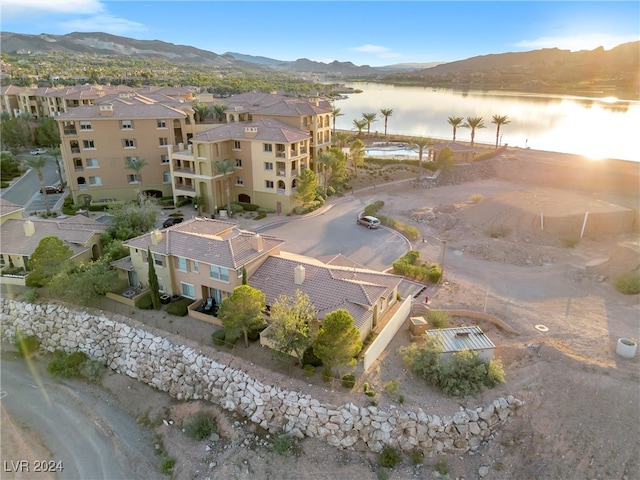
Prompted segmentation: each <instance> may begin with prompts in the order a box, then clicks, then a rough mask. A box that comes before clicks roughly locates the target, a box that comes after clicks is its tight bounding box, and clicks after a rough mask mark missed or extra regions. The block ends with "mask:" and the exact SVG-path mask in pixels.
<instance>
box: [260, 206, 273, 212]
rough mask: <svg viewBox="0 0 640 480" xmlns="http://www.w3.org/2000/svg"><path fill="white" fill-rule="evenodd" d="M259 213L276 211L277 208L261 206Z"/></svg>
mask: <svg viewBox="0 0 640 480" xmlns="http://www.w3.org/2000/svg"><path fill="white" fill-rule="evenodd" d="M258 213H276V210H275V208H265V207H259V208H258Z"/></svg>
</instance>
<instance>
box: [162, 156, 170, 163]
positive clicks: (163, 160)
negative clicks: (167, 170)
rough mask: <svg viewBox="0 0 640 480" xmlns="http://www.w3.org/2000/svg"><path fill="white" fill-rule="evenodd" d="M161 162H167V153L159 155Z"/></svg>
mask: <svg viewBox="0 0 640 480" xmlns="http://www.w3.org/2000/svg"><path fill="white" fill-rule="evenodd" d="M160 162H161V163H169V155H160Z"/></svg>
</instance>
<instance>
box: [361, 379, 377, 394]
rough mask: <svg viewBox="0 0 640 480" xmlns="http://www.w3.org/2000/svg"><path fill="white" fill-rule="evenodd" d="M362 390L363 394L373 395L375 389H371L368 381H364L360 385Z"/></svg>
mask: <svg viewBox="0 0 640 480" xmlns="http://www.w3.org/2000/svg"><path fill="white" fill-rule="evenodd" d="M362 390H363V391H364V394H365V395H366V396H367V397H375V396H376V392H375V390H373V389H372V388H371V386H370V385H369V383H368V382H364V385H362Z"/></svg>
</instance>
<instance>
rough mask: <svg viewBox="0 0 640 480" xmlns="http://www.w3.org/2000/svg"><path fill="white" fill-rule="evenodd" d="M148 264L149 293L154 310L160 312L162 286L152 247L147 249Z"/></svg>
mask: <svg viewBox="0 0 640 480" xmlns="http://www.w3.org/2000/svg"><path fill="white" fill-rule="evenodd" d="M147 263H148V264H149V292H150V293H151V303H152V304H153V308H154V310H160V306H161V305H162V304H161V303H160V284H159V283H158V274H157V273H156V267H155V265H154V263H155V262H154V261H153V255H152V254H151V247H147Z"/></svg>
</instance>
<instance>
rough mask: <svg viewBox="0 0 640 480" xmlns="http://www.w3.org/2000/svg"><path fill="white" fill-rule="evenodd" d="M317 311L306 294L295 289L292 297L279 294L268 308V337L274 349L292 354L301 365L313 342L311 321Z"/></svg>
mask: <svg viewBox="0 0 640 480" xmlns="http://www.w3.org/2000/svg"><path fill="white" fill-rule="evenodd" d="M316 315H317V312H316V309H315V307H314V306H313V304H312V303H311V300H310V299H309V297H308V295H306V294H304V293H302V292H301V291H300V290H296V293H295V295H294V296H293V297H289V296H287V295H281V296H280V297H279V298H278V299H277V300H276V301H275V302H273V304H272V305H271V308H270V309H269V316H270V317H271V328H270V329H269V332H270V336H269V339H270V340H271V341H272V342H273V345H274V347H275V349H276V350H278V351H280V352H284V353H286V354H289V355H291V354H293V355H295V356H296V357H297V358H298V361H299V362H300V366H302V365H303V355H304V352H305V350H306V349H307V348H309V347H310V346H311V345H312V343H313V330H312V328H311V322H313V320H314V319H315V318H316Z"/></svg>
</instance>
